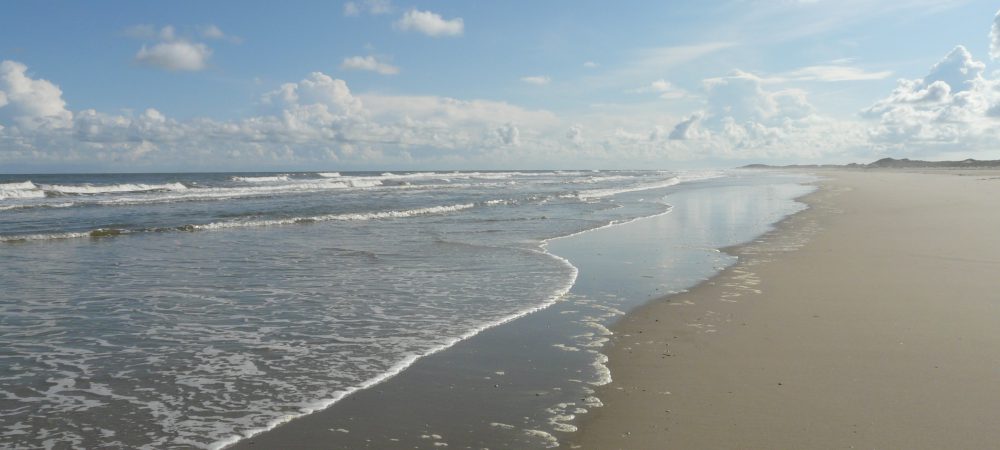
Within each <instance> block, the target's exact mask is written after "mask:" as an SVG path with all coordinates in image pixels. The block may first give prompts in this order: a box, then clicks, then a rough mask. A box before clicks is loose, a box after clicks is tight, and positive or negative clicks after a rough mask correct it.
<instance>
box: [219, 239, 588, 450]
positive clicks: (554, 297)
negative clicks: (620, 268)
mask: <svg viewBox="0 0 1000 450" xmlns="http://www.w3.org/2000/svg"><path fill="white" fill-rule="evenodd" d="M525 250H527V251H530V252H533V253H539V254H542V255H545V256H547V257H550V258H552V259H554V260H556V261H557V262H558V263H560V264H562V265H563V266H564V267H566V268H567V269H569V274H568V276H567V279H566V281H565V282H564V283H563V285H562V286H559V287H557V288H556V289H554V290H553V292H552V293H551V294H550V295H549V296H548V297H545V298H544V299H542V301H541V302H540V303H538V304H535V305H529V306H527V307H526V308H524V309H521V310H519V311H515V312H513V313H511V314H508V315H506V316H502V317H500V318H498V319H495V320H493V321H489V322H486V323H484V324H482V325H479V326H477V327H474V328H472V329H471V330H469V331H467V332H465V333H463V334H462V335H460V336H458V337H454V338H451V339H449V340H448V341H446V342H444V343H442V344H439V345H437V346H435V347H432V348H430V349H428V350H425V351H423V352H421V353H411V354H409V355H406V356H404V357H403V358H402V359H401V360H400V361H398V362H397V363H395V364H393V365H392V366H391V367H389V368H388V369H386V370H385V371H384V372H382V373H381V374H378V375H376V376H374V377H372V378H370V379H368V380H366V381H363V382H361V383H359V384H356V385H354V386H348V387H346V388H345V389H343V390H341V391H338V392H336V393H334V395H332V396H331V397H329V398H325V399H320V400H317V401H314V402H312V403H310V404H308V405H306V406H304V407H303V408H301V409H300V410H299V412H298V413H293V414H287V415H285V416H284V417H280V418H278V419H275V420H272V421H271V422H269V423H268V424H267V425H265V426H262V427H258V428H252V429H250V430H246V431H243V432H237V433H234V434H233V435H231V436H230V437H228V438H225V439H220V440H218V441H216V442H213V443H212V444H210V445H208V448H209V449H211V450H221V449H224V448H226V447H229V446H231V445H233V444H235V443H237V442H239V441H241V440H244V439H248V438H251V437H254V436H256V435H258V434H261V433H264V432H267V431H270V430H273V429H274V428H277V427H278V426H279V425H281V424H284V423H287V422H289V421H291V420H293V419H296V418H299V417H303V416H307V415H309V414H312V413H314V412H317V411H322V410H324V409H327V408H329V407H331V406H333V405H334V404H335V403H337V402H339V401H341V400H343V399H344V398H345V397H347V396H349V395H351V394H353V393H355V392H358V391H362V390H365V389H368V388H371V387H372V386H376V385H378V384H381V383H382V382H384V381H386V380H388V379H390V378H392V377H394V376H396V375H399V374H400V373H401V372H403V371H404V370H406V369H407V368H408V367H410V366H412V365H413V364H414V363H415V362H417V360H419V359H421V358H423V357H426V356H430V355H433V354H435V353H439V352H441V351H443V350H447V349H449V348H451V347H453V346H455V344H458V343H459V342H462V341H466V340H468V339H470V338H472V337H474V336H476V335H478V334H480V333H482V332H483V331H486V330H489V329H491V328H495V327H498V326H500V325H503V324H506V323H509V322H513V321H514V320H517V319H519V318H521V317H524V316H527V315H528V314H532V313H535V312H538V311H541V310H543V309H546V308H548V307H550V306H552V305H554V304H556V303H557V302H559V301H561V300H562V299H563V298H565V297H566V295H567V294H569V291H570V289H571V288H572V287H573V285H574V284H576V279H577V277H578V276H579V273H580V271H579V269H577V267H576V266H574V265H573V264H572V263H571V262H570V261H569V260H568V259H566V258H563V257H561V256H558V255H554V254H552V253H549V252H547V251H544V250H533V249H525Z"/></svg>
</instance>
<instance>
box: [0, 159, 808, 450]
mask: <svg viewBox="0 0 1000 450" xmlns="http://www.w3.org/2000/svg"><path fill="white" fill-rule="evenodd" d="M740 176H743V175H740ZM733 179H735V178H734V174H733V173H727V172H720V171H698V172H668V171H566V172H563V171H517V172H393V173H377V172H374V173H360V172H357V173H346V172H345V173H333V172H325V173H281V174H275V173H256V174H245V173H241V174H129V175H32V176H0V287H2V290H0V411H2V412H0V414H2V416H0V428H2V436H0V440H2V442H3V443H4V445H5V446H10V447H15V448H17V447H24V448H35V447H45V446H49V447H52V446H59V445H68V446H75V447H97V446H111V447H149V448H162V447H169V446H191V447H204V448H209V447H219V446H221V445H224V444H226V443H231V442H235V441H236V440H238V439H239V438H240V437H242V436H247V435H251V434H252V433H255V432H257V431H260V430H263V429H267V428H270V427H272V426H274V425H275V424H277V423H280V422H283V421H286V420H288V419H290V418H293V417H296V416H300V415H303V414H307V413H309V412H313V411H316V410H319V409H322V408H325V407H328V406H330V405H331V404H334V403H336V402H337V401H338V400H340V399H342V398H343V397H344V396H345V395H348V394H350V393H352V392H355V391H357V390H359V389H364V388H366V387H369V386H372V385H373V384H375V383H378V382H380V381H381V380H384V379H386V378H387V377H389V376H392V375H394V374H396V373H398V372H400V371H402V370H404V369H406V368H407V367H409V366H410V365H411V364H412V363H413V362H414V361H417V360H418V359H419V358H420V357H421V356H423V355H428V354H432V353H435V352H437V351H439V350H442V349H445V348H448V347H450V346H452V345H454V344H455V343H456V342H460V341H463V340H465V339H467V338H469V337H471V336H473V335H476V334H477V333H478V332H480V331H481V330H484V329H486V328H489V327H492V326H494V325H497V324H499V323H504V322H507V321H509V320H511V319H514V318H517V317H520V316H523V315H525V314H528V313H531V312H534V311H538V310H540V309H543V308H546V307H547V306H550V305H552V304H553V303H555V302H559V301H562V300H565V299H567V298H570V297H573V295H570V296H569V297H567V292H568V291H569V290H570V288H571V287H572V286H573V285H574V282H575V281H577V274H578V270H577V267H576V266H574V264H573V263H572V260H571V259H570V260H568V259H566V258H564V257H563V256H561V255H559V254H557V253H554V252H550V251H549V250H548V249H547V248H546V243H548V242H549V241H550V240H552V239H555V238H559V237H563V236H569V235H574V234H578V233H582V232H587V231H588V230H594V229H599V228H602V227H608V226H614V225H616V224H623V223H628V222H631V221H634V220H636V219H639V218H644V217H651V216H657V215H661V214H666V213H669V212H671V205H670V203H669V198H670V197H669V195H671V194H672V195H677V194H680V193H683V192H685V190H686V189H703V188H704V186H706V185H708V186H725V185H726V183H732V180H733ZM784 183H786V184H787V183H789V181H788V180H785V181H784ZM793 184H794V183H793ZM780 197H781V198H780V199H779V200H780V201H782V202H785V203H783V204H782V205H784V206H783V207H770V208H769V209H767V210H766V211H764V210H762V211H753V210H748V211H743V213H744V214H745V215H747V218H746V220H744V222H749V223H757V224H758V226H757V227H756V228H754V227H750V229H748V230H747V231H745V232H743V234H747V235H748V236H749V237H752V235H753V233H759V232H761V231H762V230H763V229H764V228H766V226H767V225H768V224H770V223H773V222H774V221H775V220H777V219H778V218H780V216H781V214H787V213H788V212H790V211H791V210H790V209H789V207H788V204H792V202H791V198H792V197H794V195H793V193H791V192H789V193H785V194H783V195H782V196H780ZM776 201H777V200H776ZM730 203H733V202H732V201H731V202H730ZM730 206H731V207H732V205H730ZM706 226H707V227H708V230H706V233H709V234H710V233H712V232H713V231H712V230H711V228H712V224H710V223H709V224H706ZM762 227H764V228H762ZM717 240H718V239H717ZM712 242H714V241H712ZM712 242H705V243H702V244H698V245H706V246H710V245H713V244H712ZM698 273H699V275H698V276H702V277H703V276H704V274H701V272H698ZM583 281H584V280H581V282H583ZM660 281H662V280H660ZM584 285H585V283H584ZM664 293H665V292H664ZM576 297H579V295H577V296H576ZM593 297H594V295H591V296H590V299H589V300H588V304H587V305H586V306H587V307H588V308H591V309H593V310H595V311H604V312H608V311H610V312H609V313H608V314H605V315H603V316H599V318H600V319H601V320H591V321H590V322H589V323H592V324H591V325H587V324H584V326H587V327H590V328H592V332H591V333H590V334H589V336H587V337H588V338H589V340H588V341H587V342H586V343H584V344H583V346H584V347H585V346H591V347H595V346H599V345H600V343H601V342H603V341H602V337H603V336H604V335H605V333H606V330H605V329H604V325H603V324H604V323H606V322H607V321H608V320H610V318H611V317H613V316H614V315H615V314H616V313H618V312H620V310H619V309H618V308H621V307H624V306H622V304H621V302H620V301H618V300H615V299H610V298H608V299H604V300H601V299H596V300H595V299H594V298H593ZM633 297H634V296H633ZM566 304H569V303H566ZM576 309H577V310H579V309H580V308H576ZM569 347H572V346H566V348H565V349H563V350H566V351H567V353H568V352H571V351H572V349H570V348H569ZM600 356H601V355H600V354H599V353H597V352H594V353H588V354H587V356H586V357H585V358H583V359H580V361H577V363H579V364H582V365H583V366H584V369H586V370H588V371H589V374H586V375H581V377H589V378H590V379H593V380H596V383H599V382H601V379H602V378H604V377H606V376H607V374H605V373H604V370H606V369H603V365H602V364H601V360H600ZM595 402H599V400H598V399H593V400H591V405H590V406H591V407H592V406H594V403H595ZM564 406H566V405H564ZM582 406H583V405H582V404H581V405H578V406H575V407H573V408H569V407H568V406H566V407H565V408H563V409H566V410H567V411H570V412H571V411H574V410H579V409H581V407H582ZM526 407H530V406H526ZM549 409H551V408H549ZM567 411H562V410H556V411H551V414H550V416H553V417H554V418H553V419H552V420H550V421H549V425H550V429H549V430H548V431H546V430H534V431H538V433H540V435H541V434H547V435H551V433H550V431H553V430H554V431H567V430H569V429H570V427H571V425H569V424H567V423H565V422H567V420H566V418H567V414H562V413H566V412H567ZM524 414H525V415H531V412H525V413H524ZM560 419H562V420H560ZM504 425H506V424H504V423H499V422H498V425H497V426H498V427H500V428H502V427H503V426H504ZM529 431H530V430H529ZM543 441H544V440H543Z"/></svg>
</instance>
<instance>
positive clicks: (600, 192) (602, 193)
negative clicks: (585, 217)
mask: <svg viewBox="0 0 1000 450" xmlns="http://www.w3.org/2000/svg"><path fill="white" fill-rule="evenodd" d="M680 182H681V179H680V178H678V177H671V178H669V179H667V180H663V181H659V182H656V183H649V184H641V185H638V186H629V187H623V188H609V189H590V190H586V191H580V192H577V193H576V197H578V198H579V199H581V200H589V199H594V198H603V197H610V196H612V195H616V194H624V193H626V192H636V191H646V190H649V189H659V188H665V187H670V186H674V185H676V184H679V183H680Z"/></svg>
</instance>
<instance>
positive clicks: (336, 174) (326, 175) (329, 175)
mask: <svg viewBox="0 0 1000 450" xmlns="http://www.w3.org/2000/svg"><path fill="white" fill-rule="evenodd" d="M316 175H319V176H321V177H323V178H337V177H339V176H340V172H319V173H317V174H316Z"/></svg>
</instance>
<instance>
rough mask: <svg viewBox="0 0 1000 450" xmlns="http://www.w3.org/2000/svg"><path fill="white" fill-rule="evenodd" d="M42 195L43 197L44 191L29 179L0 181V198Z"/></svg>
mask: <svg viewBox="0 0 1000 450" xmlns="http://www.w3.org/2000/svg"><path fill="white" fill-rule="evenodd" d="M42 197H45V192H44V191H42V190H41V189H39V188H38V186H35V183H32V182H31V181H22V182H19V183H0V200H7V199H24V198H42Z"/></svg>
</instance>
